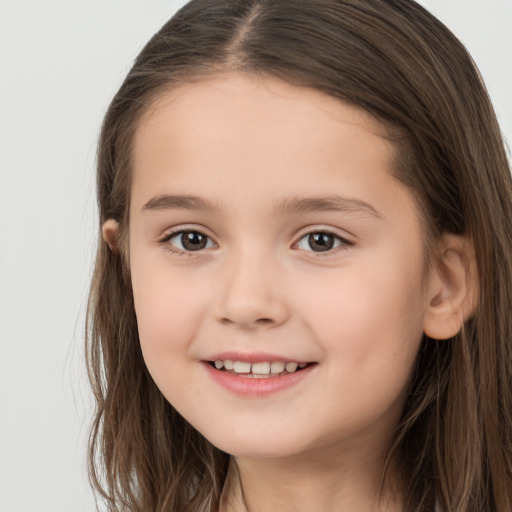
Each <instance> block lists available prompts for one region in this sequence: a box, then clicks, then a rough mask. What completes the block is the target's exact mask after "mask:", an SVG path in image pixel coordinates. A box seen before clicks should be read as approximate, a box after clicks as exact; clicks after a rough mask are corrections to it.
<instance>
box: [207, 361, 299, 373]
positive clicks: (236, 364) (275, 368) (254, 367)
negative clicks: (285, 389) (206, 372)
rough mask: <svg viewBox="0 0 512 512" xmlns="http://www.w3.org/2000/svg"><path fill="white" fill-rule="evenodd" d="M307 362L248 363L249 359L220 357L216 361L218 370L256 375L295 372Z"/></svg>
mask: <svg viewBox="0 0 512 512" xmlns="http://www.w3.org/2000/svg"><path fill="white" fill-rule="evenodd" d="M305 367H306V363H294V362H289V363H285V362H283V361H272V362H261V363H248V362H247V361H233V360H231V359H226V360H224V361H221V360H220V359H218V360H216V361H215V368H217V369H218V370H220V369H222V368H225V369H226V370H233V371H234V372H235V373H252V374H255V375H268V374H270V373H273V374H278V373H282V372H284V371H285V370H286V371H287V372H288V373H293V372H294V371H296V370H297V368H305Z"/></svg>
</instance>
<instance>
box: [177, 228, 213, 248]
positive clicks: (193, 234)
mask: <svg viewBox="0 0 512 512" xmlns="http://www.w3.org/2000/svg"><path fill="white" fill-rule="evenodd" d="M181 243H182V245H183V247H184V248H185V249H186V250H187V251H199V250H200V249H204V248H205V247H206V244H207V243H208V237H206V236H205V235H203V234H201V233H198V232H197V231H185V232H184V233H183V234H182V235H181Z"/></svg>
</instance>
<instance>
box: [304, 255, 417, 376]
mask: <svg viewBox="0 0 512 512" xmlns="http://www.w3.org/2000/svg"><path fill="white" fill-rule="evenodd" d="M416 262H417V260H412V262H409V261H408V260H407V259H405V260H404V258H403V257H402V258H401V259H400V258H394V257H392V258H390V261H389V262H388V263H387V264H386V261H385V260H384V259H381V260H380V262H373V264H371V265H368V264H362V263H361V265H359V264H354V265H353V267H352V268H351V269H350V271H346V272H343V273H340V275H339V277H338V278H337V279H336V278H335V279H332V280H330V281H329V283H326V284H325V285H324V286H322V293H321V294H320V293H319V294H310V295H308V298H307V302H306V303H304V304H303V305H302V307H301V309H302V310H303V311H307V312H308V316H307V318H308V322H309V323H310V325H312V326H314V328H315V330H316V331H317V332H318V338H319V340H321V342H322V344H323V345H324V347H323V348H324V350H325V351H326V352H327V353H329V354H331V355H334V356H335V357H334V359H335V360H336V364H337V365H338V367H339V368H343V371H344V372H345V373H346V374H352V375H354V378H358V374H359V375H365V376H367V377H369V378H370V379H371V378H372V373H374V374H375V375H377V374H382V372H386V371H389V372H392V373H397V372H398V373H399V374H400V375H396V376H397V378H401V379H403V378H404V376H408V375H409V373H410V370H411V368H412V365H413V363H414V359H415V357H416V353H417V350H418V347H419V343H420V341H421V338H422V333H423V318H424V298H423V293H422V287H421V284H422V269H421V268H418V265H417V264H416ZM297 295H298V296H299V294H297ZM302 296H303V297H304V294H303V295H302Z"/></svg>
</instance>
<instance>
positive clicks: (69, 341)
mask: <svg viewBox="0 0 512 512" xmlns="http://www.w3.org/2000/svg"><path fill="white" fill-rule="evenodd" d="M276 1H278V0H276ZM184 3H185V2H184V1H179V0H175V1H172V0H167V1H164V0H151V2H149V1H148V0H60V1H59V0H46V1H44V2H39V1H37V0H0V512H92V511H94V510H95V504H94V499H93V497H92V493H91V491H90V490H89V487H88V483H87V477H86V471H85V444H86V436H87V428H88V424H89V421H90V412H91V409H90V403H91V402H90V395H89V391H88V387H87V382H86V378H85V372H84V370H83V348H82V345H83V324H84V310H85V304H86V298H87V286H88V281H89V279H90V276H91V266H92V261H93V255H94V249H95V243H96V240H95V239H96V229H97V228H96V210H95V198H94V161H95V145H96V138H97V135H98V129H99V126H100V123H101V119H102V115H103V113H104V111H105V109H106V107H107V105H108V102H109V100H110V98H111V97H112V95H113V94H114V92H115V91H116V89H117V87H118V86H119V85H120V83H121V81H122V80H123V78H124V75H125V74H126V73H127V71H128V69H129V67H130V63H131V62H132V60H133V58H134V57H135V56H136V54H137V53H138V51H139V50H140V49H141V48H142V46H143V44H144V43H145V42H146V41H147V39H149V37H150V36H151V35H152V34H153V33H154V32H155V31H156V30H157V29H158V28H160V26H161V25H162V24H163V23H164V22H165V21H166V20H167V19H168V18H169V17H170V16H171V15H172V13H173V12H174V11H175V10H176V9H177V7H179V6H181V5H182V4H184ZM421 3H422V4H423V5H425V7H427V8H428V9H430V10H431V11H432V12H433V13H434V14H436V15H437V16H438V17H439V18H440V19H441V20H442V21H444V22H445V23H446V24H447V25H448V27H450V28H451V29H452V30H453V31H454V32H455V34H456V35H457V36H458V37H459V38H460V39H462V41H463V42H464V43H465V44H466V46H467V47H468V49H469V50H470V52H471V53H472V55H473V57H474V60H475V61H476V63H477V65H478V66H479V68H480V70H481V72H482V74H483V77H484V79H485V80H486V82H487V85H488V89H489V92H490V95H491V98H492V100H493V102H494V104H495V107H496V110H497V113H498V117H499V120H500V123H501V126H502V129H503V131H504V134H505V137H506V138H507V139H508V141H512V94H511V91H512V71H511V69H510V68H511V65H512V30H511V26H512V0H486V1H485V2H484V1H483V0H423V1H422V2H421ZM148 512H149V511H148Z"/></svg>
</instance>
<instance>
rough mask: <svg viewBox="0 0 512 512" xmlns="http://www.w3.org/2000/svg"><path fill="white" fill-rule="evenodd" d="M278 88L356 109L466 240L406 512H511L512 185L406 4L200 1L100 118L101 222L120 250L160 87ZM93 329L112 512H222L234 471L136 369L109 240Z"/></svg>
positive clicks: (492, 120)
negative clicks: (466, 286) (228, 82)
mask: <svg viewBox="0 0 512 512" xmlns="http://www.w3.org/2000/svg"><path fill="white" fill-rule="evenodd" d="M226 70H236V71H239V72H244V73H257V74H263V75H271V76H274V77H278V78H281V79H283V80H286V81H288V82H289V83H292V84H295V85H298V86H306V87H312V88H314V89H317V90H319V91H322V92H324V93H327V94H329V95H331V96H333V97H335V98H339V99H340V100H342V101H345V102H348V103H351V104H353V105H356V106H358V107H360V108H362V109H364V110H366V111H367V112H369V113H370V114H372V115H373V116H375V117H376V118H378V119H379V120H380V121H382V122H383V123H384V124H385V125H386V126H388V127H389V128H390V130H389V133H390V134H394V135H393V137H394V138H395V144H396V146H397V148H398V150H399V151H398V153H399V157H398V158H397V161H396V165H395V171H396V176H397V178H398V179H399V180H401V181H402V182H403V183H405V184H406V185H407V186H408V187H409V188H410V189H411V190H412V192H413V193H414V195H415V197H416V199H417V201H418V203H419V204H420V206H421V208H422V210H423V214H424V218H425V224H426V232H427V233H428V236H429V239H430V240H433V239H435V238H436V237H438V236H439V235H440V234H442V233H456V234H464V235H465V236H467V237H468V238H469V239H470V240H471V241H472V243H473V245H474V248H475V252H476V260H477V267H478V285H479V286H478V288H479V292H478V293H479V298H478V307H477V310H476V312H475V314H474V315H473V317H472V318H471V319H470V320H469V321H468V322H466V324H465V326H464V329H463V330H462V332H461V333H460V334H459V335H457V336H456V337H455V338H453V339H451V340H449V341H441V342H439V341H436V340H430V339H424V340H423V343H422V347H421V350H420V353H419V355H418V360H417V367H416V369H415V373H414V379H413V382H412V384H411V390H410V394H409V398H408V400H407V403H406V406H405V410H404V413H403V418H402V421H401V423H400V425H399V426H398V428H397V433H396V438H395V442H394V444H393V446H392V447H391V448H390V457H392V456H393V457H395V456H396V457H397V458H398V460H400V461H401V464H402V467H403V475H404V478H405V480H406V492H407V496H406V503H407V510H411V511H415V512H420V511H431V510H433V508H434V503H435V502H438V503H439V504H440V505H441V508H442V510H443V511H445V512H455V511H457V512H470V511H471V512H483V511H489V512H492V511H496V512H509V511H510V510H512V311H511V309H512V181H511V175H510V168H509V165H508V162H507V157H506V153H505V150H504V145H503V141H502V138H501V135H500V130H499V127H498V124H497V122H496V117H495V114H494V112H493V108H492V106H491V103H490V101H489V98H488V95H487V92H486V90H485V87H484V85H483V83H482V80H481V78H480V75H479V73H478V71H477V70H476V68H475V65H474V64H473V62H472V60H471V57H470V56H469V55H468V53H467V51H466V50H465V48H464V47H463V45H462V44H461V43H460V42H459V41H458V40H457V39H456V38H455V37H454V36H453V35H452V34H451V32H450V31H449V30H448V29H447V28H446V27H445V26H444V25H442V24H441V23H440V22H439V21H438V20H437V19H436V18H434V17H433V16H432V15H430V14H429V13H428V12H427V11H426V10H425V9H423V8H422V7H420V6H419V5H418V4H416V3H415V2H414V1H412V0H279V1H274V0H192V1H191V2H190V3H188V4H187V5H186V6H185V7H183V8H182V9H181V10H180V11H179V12H178V13H177V14H176V15H175V16H174V17H173V18H172V19H171V20H170V21H169V22H168V23H167V24H166V25H165V26H164V27H163V28H162V29H161V30H160V31H159V32H158V33H157V34H156V35H155V36H154V37H153V38H152V39H151V40H150V42H149V43H148V44H147V45H146V47H145V48H144V49H143V50H142V52H141V53H140V55H139V56H138V57H137V59H136V61H135V63H134V65H133V67H132V69H131V71H130V72H129V74H128V76H127V78H126V80H125V81H124V83H123V84H122V86H121V88H120V89H119V92H118V93H117V94H116V96H115V97H114V99H113V101H112V103H111V105H110V107H109V109H108V112H107V114H106V117H105V121H104V124H103V129H102V132H101V137H100V141H99V153H98V175H97V192H98V204H99V211H100V223H103V222H105V221H106V220H107V219H111V218H112V219H116V220H117V221H118V222H119V223H120V226H121V229H120V240H119V242H120V247H121V248H122V247H124V246H125V245H126V239H127V236H128V221H129V218H128V207H129V200H130V157H131V146H132V139H133V135H134V132H135V130H136V128H137V124H138V122H139V120H140V118H141V115H142V114H143V113H144V112H145V110H146V109H147V108H148V105H149V104H150V103H151V102H152V101H153V100H154V99H155V98H156V97H157V96H158V95H159V94H160V93H161V92H163V91H164V90H167V89H170V88H172V87H173V86H177V85H179V84H180V83H183V82H187V81H190V80H194V79H200V78H201V77H202V76H207V75H211V74H215V73H217V72H219V71H226ZM88 313H89V314H88V327H87V340H88V344H87V358H88V369H89V376H90V380H91V383H92V387H93V390H94V394H95V397H96V402H97V411H96V416H95V420H94V424H93V428H92V432H91V437H90V474H91V479H92V482H93V484H94V486H95V487H96V489H97V490H98V491H99V493H100V495H101V496H103V498H104V499H105V500H106V501H107V503H108V505H109V510H110V511H112V512H114V511H116V512H118V511H125V510H126V511H136V512H149V511H151V512H164V511H176V512H182V511H184V510H190V511H199V510H205V511H206V510H211V511H214V510H216V507H217V504H218V499H219V495H220V492H221V488H222V485H223V482H224V479H225V476H226V471H227V462H228V456H227V455H226V454H225V453H222V452H221V451H220V450H218V449H216V448H215V447H213V446H212V445H211V444H210V443H209V442H208V441H207V440H206V439H204V437H203V436H202V435H200V434H199V433H198V432H197V431H196V430H194V429H193V428H192V427H191V426H190V425H189V424H188V423H187V422H186V421H185V420H184V419H183V418H182V417H181V416H180V415H179V414H178V413H177V412H176V411H175V410H174V409H173V407H172V406H171V405H170V404H169V403H168V402H167V401H166V400H165V398H164V397H163V396H162V394H161V393H160V391H159V390H158V389H157V387H156V386H155V384H154V382H153V381H152V379H151V377H150V375H149V373H148V371H147V369H146V367H145V365H144V361H143V358H142V354H141V350H140V347H139V340H138V334H137V320H136V317H135V312H134V308H133V299H132V291H131V284H130V274H129V268H128V260H127V256H126V251H123V250H121V251H119V252H116V251H112V250H110V249H109V247H108V246H107V244H106V243H105V242H104V241H103V240H102V239H101V237H100V240H99V247H98V255H97V261H96V267H95V272H94V278H93V282H92V286H91V293H90V301H89V309H88Z"/></svg>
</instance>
